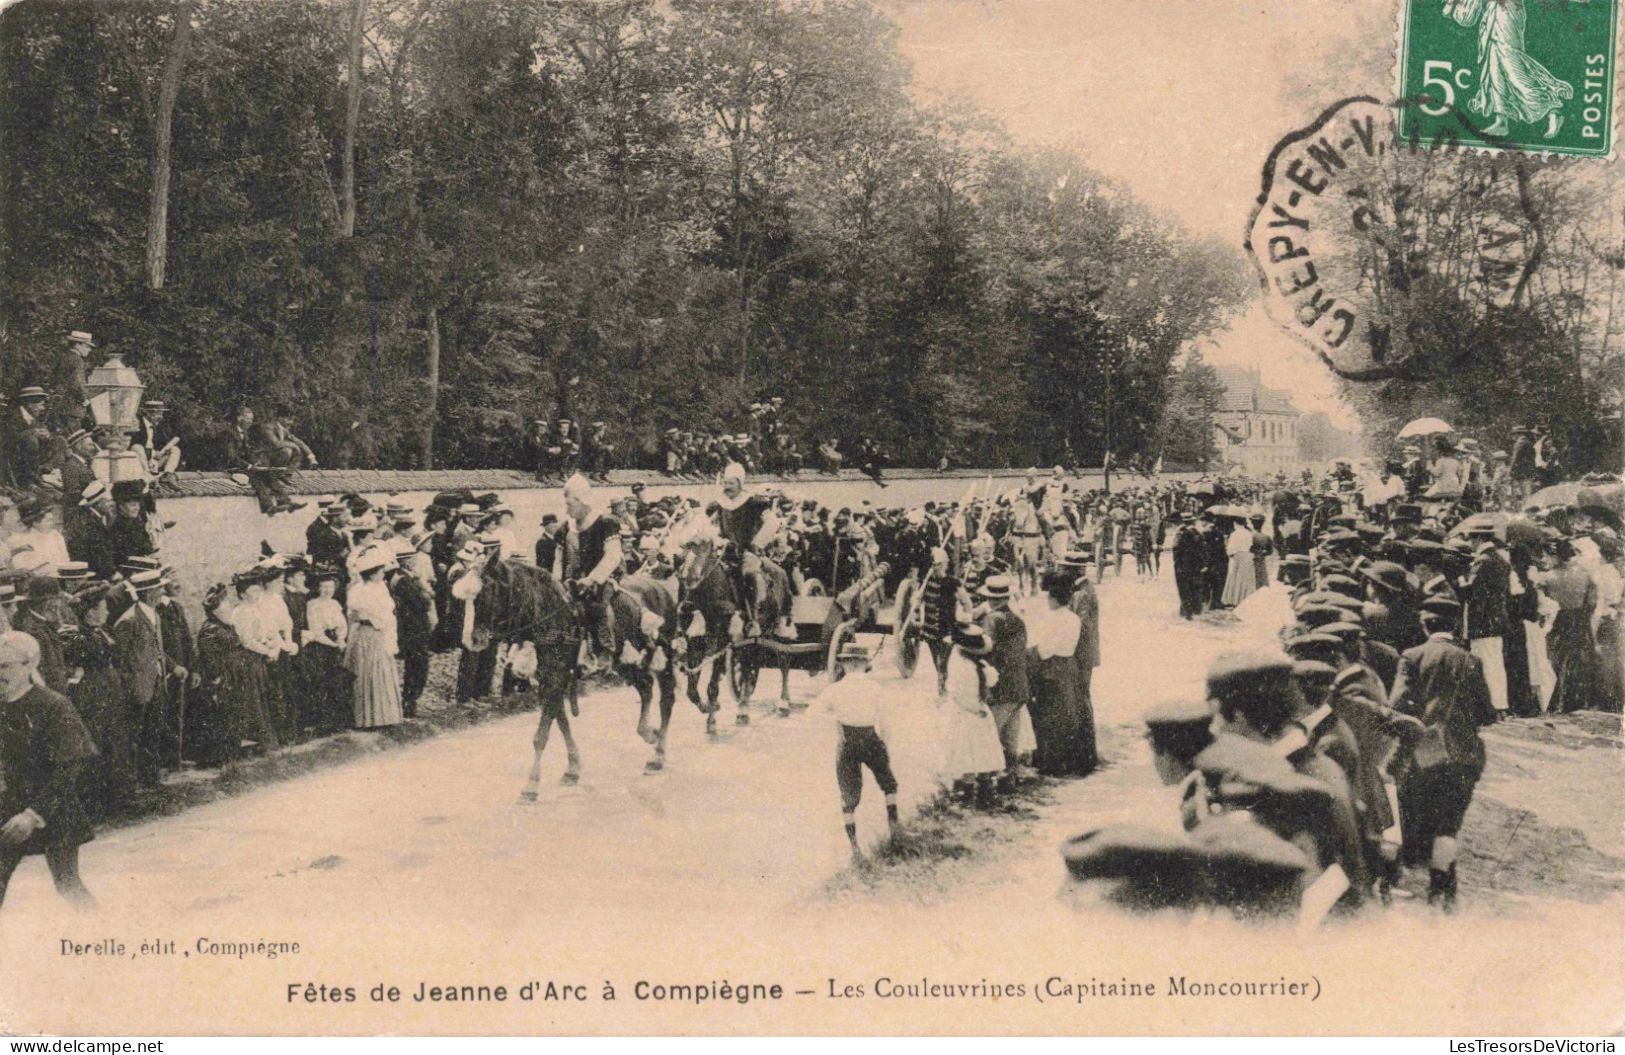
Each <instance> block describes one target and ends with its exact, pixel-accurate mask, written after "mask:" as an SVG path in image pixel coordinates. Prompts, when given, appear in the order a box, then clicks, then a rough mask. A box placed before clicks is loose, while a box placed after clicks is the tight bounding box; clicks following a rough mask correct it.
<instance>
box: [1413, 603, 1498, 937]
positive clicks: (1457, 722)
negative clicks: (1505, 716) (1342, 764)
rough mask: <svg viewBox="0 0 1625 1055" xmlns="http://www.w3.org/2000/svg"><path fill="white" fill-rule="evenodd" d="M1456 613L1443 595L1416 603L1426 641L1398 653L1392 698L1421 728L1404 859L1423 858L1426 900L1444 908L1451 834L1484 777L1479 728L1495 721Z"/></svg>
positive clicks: (1449, 901)
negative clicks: (1458, 633) (1460, 639)
mask: <svg viewBox="0 0 1625 1055" xmlns="http://www.w3.org/2000/svg"><path fill="white" fill-rule="evenodd" d="M1460 611H1461V606H1460V605H1458V604H1457V603H1456V602H1455V601H1453V600H1451V599H1450V598H1447V597H1430V598H1429V599H1428V600H1426V601H1424V602H1423V603H1422V616H1421V621H1422V628H1423V629H1424V630H1425V631H1427V635H1428V639H1427V641H1425V642H1424V643H1423V644H1420V645H1418V646H1416V647H1415V648H1412V649H1409V650H1407V651H1406V652H1405V654H1404V655H1402V656H1400V658H1399V675H1398V677H1397V678H1396V679H1395V682H1394V695H1393V705H1394V709H1395V710H1397V711H1399V712H1400V713H1401V714H1408V715H1411V716H1412V717H1414V718H1418V719H1420V720H1421V721H1422V724H1423V725H1424V726H1425V727H1426V728H1427V731H1426V732H1425V733H1424V734H1423V737H1422V740H1421V742H1420V743H1419V744H1418V745H1417V748H1416V751H1415V752H1414V764H1413V767H1412V769H1411V771H1410V772H1409V773H1408V774H1407V775H1406V777H1405V779H1404V780H1403V781H1402V782H1401V784H1400V789H1399V804H1400V814H1401V816H1402V817H1403V818H1404V827H1405V857H1406V858H1407V859H1408V860H1410V861H1413V862H1419V861H1420V860H1421V859H1422V858H1423V856H1424V855H1426V857H1427V859H1428V863H1429V869H1430V877H1429V884H1428V902H1429V903H1430V904H1437V905H1439V906H1440V907H1442V908H1444V909H1446V910H1449V909H1450V908H1452V907H1453V906H1454V904H1455V900H1456V858H1457V845H1456V835H1457V833H1458V832H1459V831H1460V830H1461V824H1462V820H1463V819H1464V818H1465V817H1466V816H1467V807H1468V805H1469V804H1470V803H1471V802H1472V797H1473V787H1474V785H1476V784H1477V783H1478V778H1479V775H1480V774H1482V773H1483V772H1484V741H1483V740H1481V739H1480V738H1479V735H1478V730H1479V728H1480V727H1481V726H1485V725H1490V724H1493V723H1494V722H1495V720H1496V711H1495V707H1494V706H1493V705H1492V704H1491V702H1490V687H1489V684H1488V683H1487V682H1486V681H1485V680H1484V668H1483V665H1482V664H1480V663H1479V661H1478V659H1477V657H1475V656H1474V655H1473V654H1472V653H1470V652H1468V651H1467V650H1466V649H1464V648H1462V647H1461V646H1460V645H1458V644H1457V643H1456V640H1455V630H1456V623H1457V621H1458V618H1459V613H1460Z"/></svg>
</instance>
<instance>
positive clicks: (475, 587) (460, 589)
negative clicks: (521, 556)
mask: <svg viewBox="0 0 1625 1055" xmlns="http://www.w3.org/2000/svg"><path fill="white" fill-rule="evenodd" d="M449 579H450V582H451V595H452V596H453V597H454V598H456V599H457V600H459V601H465V602H468V603H471V604H473V606H474V634H473V637H474V644H475V647H476V648H483V647H484V646H485V645H486V644H488V643H490V642H492V641H495V642H498V643H501V642H508V641H514V642H517V641H531V642H534V643H535V644H536V646H537V654H538V656H540V655H541V652H542V648H543V646H544V645H545V644H547V643H549V642H552V641H562V640H564V639H566V638H570V637H573V636H574V633H575V624H576V619H575V615H574V606H573V604H572V603H571V601H570V597H569V594H568V593H567V592H566V591H565V590H564V587H563V586H562V585H560V584H559V582H558V581H557V580H556V579H554V578H553V577H552V576H551V575H549V574H548V573H547V572H545V571H543V570H542V569H540V568H537V567H535V566H534V565H529V564H523V563H521V562H519V561H515V560H501V559H498V558H497V557H496V556H495V555H492V556H490V557H479V558H475V559H472V560H467V561H464V560H459V561H458V562H457V563H456V564H455V565H453V566H452V569H451V571H450V573H449Z"/></svg>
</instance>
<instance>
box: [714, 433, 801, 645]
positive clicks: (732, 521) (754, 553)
mask: <svg viewBox="0 0 1625 1055" xmlns="http://www.w3.org/2000/svg"><path fill="white" fill-rule="evenodd" d="M707 512H708V513H710V514H711V516H712V517H713V518H714V519H715V521H716V525H717V532H718V534H720V535H721V536H722V538H723V539H724V540H726V541H727V542H728V544H729V545H728V552H727V560H726V563H727V569H728V575H729V578H730V579H731V580H732V581H733V585H734V593H735V595H736V596H737V597H739V598H741V599H742V600H743V602H744V604H743V607H744V609H745V611H746V613H747V615H748V616H749V618H750V619H751V621H752V622H755V621H756V620H757V616H758V613H757V611H756V599H757V598H758V597H761V596H764V595H765V594H766V592H767V590H766V587H765V586H764V585H762V584H761V583H760V582H759V581H758V580H759V579H760V577H761V576H762V574H763V570H762V567H761V557H760V554H761V552H762V549H763V548H764V547H765V546H766V545H767V543H768V542H769V541H770V540H771V539H772V537H773V536H774V535H775V534H776V532H777V530H778V527H779V523H778V516H777V514H775V513H774V512H773V499H772V498H771V497H769V496H767V495H764V494H754V493H751V492H749V491H747V490H745V469H744V467H743V466H741V465H740V464H739V463H738V462H730V463H728V467H727V468H726V469H724V470H723V471H722V497H720V498H718V499H717V500H716V501H715V502H713V503H711V505H710V507H709V508H708V509H707ZM780 614H781V615H782V616H785V617H787V616H788V614H789V613H788V612H784V613H780ZM762 629H763V628H762V627H761V626H760V625H758V626H756V627H754V628H751V629H749V631H748V632H747V634H746V636H748V637H755V636H757V635H758V634H760V633H761V631H762Z"/></svg>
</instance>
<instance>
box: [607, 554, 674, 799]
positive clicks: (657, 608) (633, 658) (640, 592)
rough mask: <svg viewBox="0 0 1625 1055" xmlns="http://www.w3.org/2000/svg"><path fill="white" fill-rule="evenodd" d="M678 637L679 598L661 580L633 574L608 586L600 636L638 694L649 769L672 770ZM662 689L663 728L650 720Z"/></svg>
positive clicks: (640, 728) (618, 669)
mask: <svg viewBox="0 0 1625 1055" xmlns="http://www.w3.org/2000/svg"><path fill="white" fill-rule="evenodd" d="M676 635H677V599H676V598H675V597H674V596H673V595H672V591H671V590H669V589H668V588H667V587H666V586H665V585H664V584H663V583H661V582H660V581H659V580H658V579H655V578H653V577H651V576H648V575H641V574H638V575H628V576H626V577H625V578H623V579H621V581H620V582H618V583H614V582H612V583H610V584H608V585H607V586H606V587H605V596H604V599H603V604H602V605H601V606H600V612H599V620H598V637H599V640H600V641H601V642H602V643H603V644H604V647H606V648H607V649H609V650H610V654H611V655H612V656H613V657H614V668H615V673H616V674H617V675H618V676H619V677H620V679H621V680H622V681H624V682H626V683H627V684H628V685H630V686H632V688H634V689H636V690H637V693H638V704H639V710H638V736H640V737H642V738H643V740H644V742H645V743H648V744H651V745H653V747H654V749H655V756H654V758H652V759H650V760H649V761H648V762H646V763H645V764H644V767H643V768H644V771H645V772H648V773H658V772H660V771H661V770H663V769H665V768H666V731H667V729H668V728H669V727H670V726H671V711H672V705H673V704H674V703H675V702H676V699H677V672H676V670H675V669H674V667H673V664H674V663H675V661H676V659H675V654H674V653H675V649H674V648H673V640H674V639H675V637H676ZM657 684H658V685H659V687H660V729H659V731H658V732H656V731H655V730H654V729H653V728H652V727H651V726H650V724H649V704H650V702H651V700H652V698H653V696H654V689H655V686H656V685H657Z"/></svg>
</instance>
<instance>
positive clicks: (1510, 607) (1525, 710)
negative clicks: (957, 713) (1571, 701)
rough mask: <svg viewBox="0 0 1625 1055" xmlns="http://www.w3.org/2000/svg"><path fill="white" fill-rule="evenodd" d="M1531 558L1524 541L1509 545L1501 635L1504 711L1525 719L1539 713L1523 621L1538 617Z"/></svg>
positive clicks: (1538, 605) (1537, 602)
mask: <svg viewBox="0 0 1625 1055" xmlns="http://www.w3.org/2000/svg"><path fill="white" fill-rule="evenodd" d="M1532 564H1534V560H1533V558H1532V556H1531V554H1530V553H1529V549H1528V547H1527V546H1526V545H1525V544H1523V543H1514V544H1513V546H1512V580H1511V581H1512V586H1513V589H1515V590H1518V591H1520V592H1517V593H1514V594H1513V595H1512V596H1511V597H1510V598H1509V599H1508V603H1507V629H1506V633H1505V634H1503V635H1502V637H1501V661H1502V665H1503V666H1505V667H1506V672H1507V711H1508V712H1509V713H1511V714H1516V715H1519V716H1521V717H1524V718H1529V717H1532V716H1534V715H1537V714H1539V713H1540V698H1539V697H1538V696H1536V695H1535V688H1534V684H1533V682H1531V680H1530V671H1529V631H1528V628H1526V627H1525V626H1524V623H1526V622H1529V623H1533V622H1535V621H1536V620H1538V619H1539V618H1540V591H1539V590H1537V589H1536V588H1535V584H1534V582H1533V581H1531V580H1530V578H1529V568H1530V565H1532Z"/></svg>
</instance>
